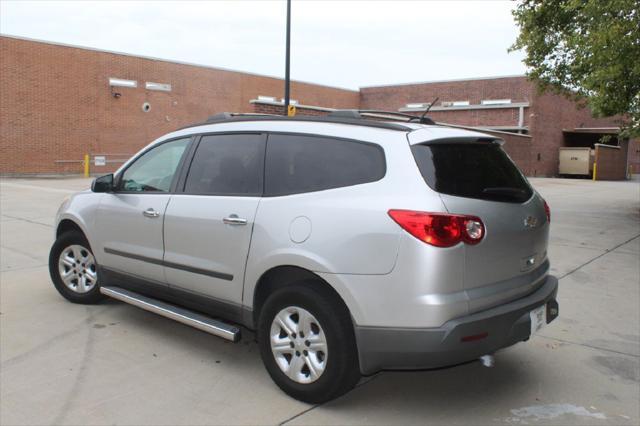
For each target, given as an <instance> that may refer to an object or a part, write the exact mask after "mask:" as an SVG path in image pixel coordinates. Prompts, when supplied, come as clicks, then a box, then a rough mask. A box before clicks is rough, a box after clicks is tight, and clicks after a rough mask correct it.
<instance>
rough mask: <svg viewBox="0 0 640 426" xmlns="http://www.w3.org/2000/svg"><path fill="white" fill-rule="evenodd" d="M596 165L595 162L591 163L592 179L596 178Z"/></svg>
mask: <svg viewBox="0 0 640 426" xmlns="http://www.w3.org/2000/svg"><path fill="white" fill-rule="evenodd" d="M597 166H598V164H597V163H593V180H596V170H598V167H597Z"/></svg>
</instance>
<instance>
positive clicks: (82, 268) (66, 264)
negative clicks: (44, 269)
mask: <svg viewBox="0 0 640 426" xmlns="http://www.w3.org/2000/svg"><path fill="white" fill-rule="evenodd" d="M49 274H50V275H51V281H53V285H54V286H55V287H56V289H57V290H58V292H59V293H60V294H61V295H62V296H63V297H64V298H65V299H67V300H69V301H71V302H73V303H83V304H93V303H97V302H99V301H100V300H102V299H103V297H104V296H103V295H102V294H101V293H100V285H99V283H98V264H97V263H96V260H95V258H94V256H93V253H92V251H91V247H90V246H89V242H88V241H87V239H86V238H85V237H84V235H83V234H82V233H80V232H78V231H70V232H65V233H64V234H62V235H60V236H59V237H58V238H57V239H56V241H55V243H53V246H52V247H51V252H50V253H49Z"/></svg>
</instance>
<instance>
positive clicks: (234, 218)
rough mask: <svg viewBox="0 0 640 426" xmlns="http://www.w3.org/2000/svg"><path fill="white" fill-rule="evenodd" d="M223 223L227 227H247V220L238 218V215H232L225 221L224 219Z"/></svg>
mask: <svg viewBox="0 0 640 426" xmlns="http://www.w3.org/2000/svg"><path fill="white" fill-rule="evenodd" d="M222 222H224V223H225V224H226V225H246V224H247V219H243V218H241V217H238V215H237V214H232V215H229V217H225V218H224V219H222Z"/></svg>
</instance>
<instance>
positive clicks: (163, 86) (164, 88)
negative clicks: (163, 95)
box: [144, 81, 171, 92]
mask: <svg viewBox="0 0 640 426" xmlns="http://www.w3.org/2000/svg"><path fill="white" fill-rule="evenodd" d="M144 87H145V88H146V89H147V90H159V91H161V92H170V91H171V85H170V84H167V83H154V82H153V81H147V82H146V83H145V84H144Z"/></svg>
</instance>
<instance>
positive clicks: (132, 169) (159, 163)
mask: <svg viewBox="0 0 640 426" xmlns="http://www.w3.org/2000/svg"><path fill="white" fill-rule="evenodd" d="M189 140H190V138H185V139H177V140H174V141H171V142H166V143H163V144H161V145H158V146H156V147H155V148H152V149H151V150H149V151H147V152H146V153H144V154H142V155H141V156H140V157H139V158H138V159H137V160H136V161H135V162H134V163H133V164H131V166H129V167H128V168H127V169H126V170H125V171H124V173H123V174H122V179H121V181H120V188H119V190H121V191H126V192H168V191H169V189H170V188H171V182H172V181H173V176H174V175H175V173H176V169H177V168H178V164H180V159H182V156H183V155H184V152H185V148H186V147H187V145H188V144H189Z"/></svg>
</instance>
